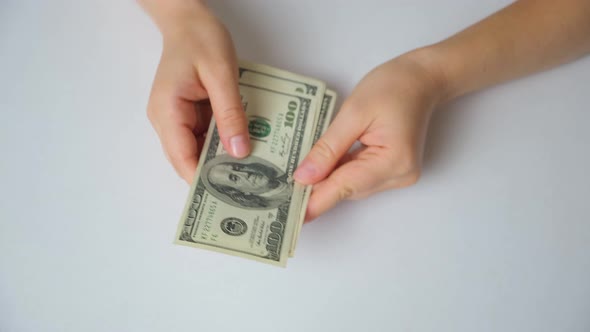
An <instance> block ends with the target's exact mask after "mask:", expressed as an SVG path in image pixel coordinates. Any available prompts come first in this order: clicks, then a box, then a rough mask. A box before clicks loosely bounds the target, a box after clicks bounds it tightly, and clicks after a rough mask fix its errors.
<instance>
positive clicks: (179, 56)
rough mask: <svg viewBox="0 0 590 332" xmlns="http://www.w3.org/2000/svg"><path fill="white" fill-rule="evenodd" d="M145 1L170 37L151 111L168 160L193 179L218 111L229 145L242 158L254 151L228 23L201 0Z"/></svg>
mask: <svg viewBox="0 0 590 332" xmlns="http://www.w3.org/2000/svg"><path fill="white" fill-rule="evenodd" d="M178 4H181V5H178ZM175 5H178V8H175V7H174V6H175ZM158 6H169V7H166V8H164V9H165V10H164V9H162V8H157V7H158ZM144 7H145V8H146V10H148V12H151V13H153V15H152V17H153V18H154V21H155V22H156V24H157V25H158V26H159V27H160V30H161V31H162V35H163V37H164V48H163V53H162V57H161V60H160V65H159V67H158V70H157V73H156V77H155V79H154V83H153V87H152V92H151V96H150V100H149V105H148V117H149V119H150V121H151V123H152V125H153V127H154V129H155V130H156V132H157V133H158V136H159V137H160V140H161V142H162V146H163V148H164V151H165V153H166V156H167V158H168V160H169V161H170V162H171V163H172V165H173V166H174V168H175V169H176V172H177V173H178V174H179V175H180V176H181V177H182V178H183V179H184V180H185V181H186V182H188V183H189V184H190V183H192V180H193V176H194V174H195V169H196V167H197V164H198V156H199V151H200V150H201V149H202V147H203V143H204V139H205V136H206V133H207V130H208V127H209V122H210V120H211V115H212V114H213V116H214V117H215V120H216V123H217V128H218V129H219V135H220V137H221V142H222V144H223V146H224V147H225V149H226V150H227V151H228V152H229V153H230V154H231V155H232V156H234V157H236V158H243V157H245V156H247V155H248V153H249V152H250V145H249V144H250V142H249V135H248V131H247V121H246V116H245V114H244V112H243V109H242V103H241V99H240V94H239V90H238V66H237V60H236V54H235V51H234V47H233V43H232V40H231V37H230V35H229V33H228V32H227V30H226V29H225V27H224V26H223V25H222V24H221V22H220V21H219V20H218V19H217V18H216V17H215V16H213V15H212V14H211V13H210V11H209V10H208V9H207V8H206V7H205V6H204V5H202V4H201V3H200V2H199V1H178V0H177V1H170V2H164V1H162V2H160V1H157V2H156V1H151V2H150V1H144Z"/></svg>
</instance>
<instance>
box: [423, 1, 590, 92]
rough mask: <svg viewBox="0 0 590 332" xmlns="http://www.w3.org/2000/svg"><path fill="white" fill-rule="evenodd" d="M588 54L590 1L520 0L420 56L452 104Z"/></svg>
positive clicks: (426, 50)
mask: <svg viewBox="0 0 590 332" xmlns="http://www.w3.org/2000/svg"><path fill="white" fill-rule="evenodd" d="M589 52H590V1H588V0H562V1H555V0H521V1H517V2H515V3H514V4H512V5H510V6H508V7H506V8H505V9H503V10H501V11H499V12H497V13H495V14H493V15H492V16H490V17H488V18H486V19H484V20H483V21H481V22H479V23H477V24H475V25H473V26H471V27H469V28H467V29H466V30H464V31H462V32H460V33H458V34H457V35H455V36H453V37H451V38H449V39H447V40H444V41H442V42H440V43H438V44H435V45H432V46H429V47H426V48H425V49H423V50H421V51H418V52H417V53H419V54H421V56H420V57H421V58H422V59H423V60H426V61H425V63H427V65H428V66H430V67H431V68H433V72H435V73H436V75H438V76H437V77H438V78H439V81H441V82H444V85H443V86H444V92H443V97H442V99H443V100H450V99H452V98H454V97H458V96H460V95H463V94H465V93H468V92H471V91H474V90H478V89H481V88H484V87H487V86H490V85H494V84H497V83H500V82H503V81H506V80H510V79H514V78H517V77H520V76H524V75H527V74H530V73H533V72H536V71H540V70H544V69H548V68H551V67H553V66H556V65H559V64H562V63H565V62H568V61H571V60H574V59H576V58H579V57H581V56H583V55H585V54H587V53H589ZM425 54H426V55H425Z"/></svg>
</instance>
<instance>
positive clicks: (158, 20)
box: [137, 0, 209, 36]
mask: <svg viewBox="0 0 590 332" xmlns="http://www.w3.org/2000/svg"><path fill="white" fill-rule="evenodd" d="M137 2H138V3H139V4H140V5H141V6H142V7H143V9H144V10H145V11H146V12H147V13H148V14H149V15H150V17H151V18H152V20H153V21H154V23H155V24H156V26H157V27H158V29H159V30H160V32H161V33H162V35H164V36H166V35H170V34H174V32H175V31H177V30H180V29H182V26H183V25H184V24H185V23H186V22H191V21H194V20H195V19H197V20H198V18H199V17H202V16H203V15H204V14H208V13H209V9H208V8H207V5H206V4H205V1H204V0H137Z"/></svg>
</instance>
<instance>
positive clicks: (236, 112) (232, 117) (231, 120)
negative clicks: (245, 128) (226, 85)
mask: <svg viewBox="0 0 590 332" xmlns="http://www.w3.org/2000/svg"><path fill="white" fill-rule="evenodd" d="M215 115H216V117H217V121H218V122H220V123H221V124H222V125H223V126H229V125H232V124H236V125H242V124H243V123H244V121H245V114H244V112H243V111H242V108H241V107H239V106H231V107H226V108H222V109H221V110H220V111H218V112H216V114H215Z"/></svg>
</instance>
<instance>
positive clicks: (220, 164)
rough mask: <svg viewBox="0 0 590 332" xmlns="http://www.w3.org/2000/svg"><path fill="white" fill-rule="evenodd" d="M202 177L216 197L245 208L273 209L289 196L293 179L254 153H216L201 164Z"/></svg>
mask: <svg viewBox="0 0 590 332" xmlns="http://www.w3.org/2000/svg"><path fill="white" fill-rule="evenodd" d="M201 180H202V181H203V184H204V185H205V188H206V189H207V191H209V192H210V193H211V194H212V195H213V196H215V197H216V198H218V199H219V200H221V201H223V202H225V203H227V204H230V205H233V206H236V207H241V208H246V209H256V210H262V209H274V208H277V207H278V206H280V205H281V204H283V203H285V202H287V201H288V200H289V198H290V197H291V193H292V189H293V183H292V181H288V179H287V174H286V173H285V172H283V171H282V170H281V169H280V168H278V167H277V166H275V165H273V164H272V163H270V162H268V161H266V160H264V159H262V158H258V157H255V156H249V157H247V158H244V159H234V158H232V157H230V156H228V155H221V156H217V157H215V158H213V159H211V160H210V161H208V162H207V163H205V165H204V166H203V171H202V172H201Z"/></svg>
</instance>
